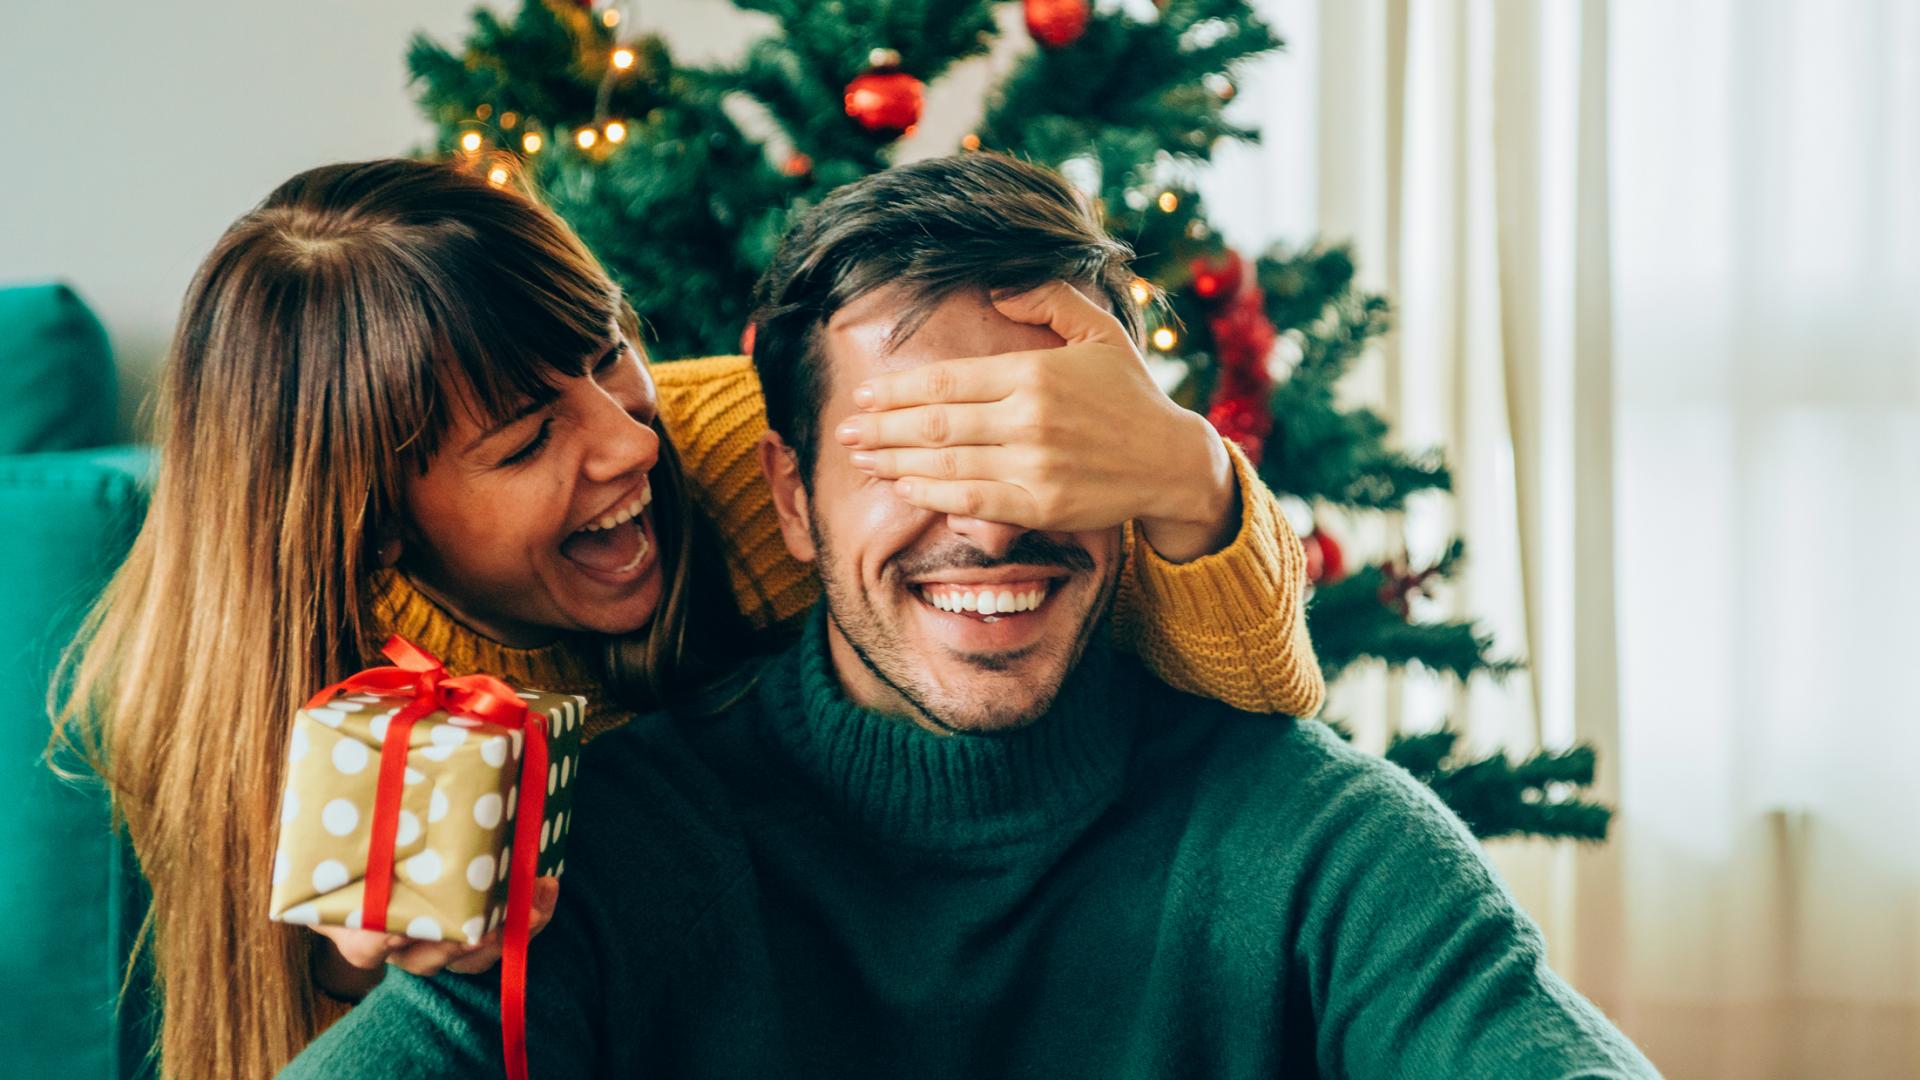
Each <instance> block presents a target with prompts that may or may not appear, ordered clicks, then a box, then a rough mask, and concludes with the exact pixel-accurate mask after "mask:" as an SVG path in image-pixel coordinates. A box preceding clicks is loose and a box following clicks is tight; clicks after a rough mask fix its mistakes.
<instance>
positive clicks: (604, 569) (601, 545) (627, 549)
mask: <svg viewBox="0 0 1920 1080" xmlns="http://www.w3.org/2000/svg"><path fill="white" fill-rule="evenodd" d="M652 502H653V486H652V485H651V484H649V485H647V486H646V487H643V488H641V489H640V494H639V495H637V496H635V497H634V498H633V499H631V500H629V501H628V502H626V503H625V504H623V505H621V506H618V507H616V508H614V509H612V510H609V511H608V512H606V513H605V514H602V515H601V516H600V518H599V519H598V520H597V521H592V522H589V523H587V524H586V525H584V526H581V527H580V528H579V529H576V530H574V531H573V532H571V533H569V534H568V535H567V538H566V539H565V540H564V541H562V542H561V544H560V554H561V555H564V556H565V557H566V558H567V560H568V561H569V562H571V563H573V564H574V565H575V566H578V567H579V568H580V569H582V570H584V571H586V572H587V574H588V575H590V576H592V577H594V578H596V579H598V580H600V581H605V582H608V583H609V584H624V583H626V582H628V581H631V580H633V579H634V578H635V577H637V576H639V574H640V573H641V572H643V571H644V570H645V568H646V565H647V563H648V562H649V561H650V560H651V559H652V557H653V530H652V527H651V525H650V524H649V519H648V515H647V513H646V510H647V507H648V505H650V504H651V503H652Z"/></svg>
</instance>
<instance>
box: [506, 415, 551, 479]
mask: <svg viewBox="0 0 1920 1080" xmlns="http://www.w3.org/2000/svg"><path fill="white" fill-rule="evenodd" d="M551 434H553V417H551V416H549V417H547V418H546V419H545V420H542V421H540V430H539V431H538V432H536V433H535V434H534V436H533V438H531V439H529V440H528V441H527V442H526V444H525V445H524V446H522V447H520V449H518V450H515V451H514V452H513V453H511V454H508V455H507V456H506V457H504V458H501V459H500V467H501V468H503V469H504V468H507V467H509V466H512V465H521V464H524V463H526V462H529V461H532V460H533V458H534V456H535V455H537V454H539V453H540V450H541V448H542V447H544V446H546V445H547V437H548V436H549V435H551Z"/></svg>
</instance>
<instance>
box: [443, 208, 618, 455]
mask: <svg viewBox="0 0 1920 1080" xmlns="http://www.w3.org/2000/svg"><path fill="white" fill-rule="evenodd" d="M516 241H517V242H516ZM541 241H545V242H541ZM569 248H572V245H568V244H565V243H564V241H563V240H561V238H560V237H559V236H554V237H551V238H548V237H530V238H521V237H512V238H510V239H508V240H507V241H506V242H495V243H493V244H489V245H487V246H486V248H485V249H484V251H483V252H479V253H476V254H477V255H478V257H477V258H476V259H475V260H474V261H473V262H472V263H470V264H468V268H467V269H468V271H469V272H467V273H462V274H457V275H456V278H457V279H458V280H456V281H454V282H450V285H451V288H450V290H449V292H450V293H451V295H449V296H448V297H447V300H448V303H447V305H446V308H445V310H444V311H443V313H442V318H441V319H440V320H439V322H440V325H441V329H442V331H443V332H442V334H441V338H442V340H441V342H440V349H441V350H442V355H439V356H436V357H435V360H436V363H437V364H438V365H441V366H442V377H443V378H444V377H449V376H451V377H454V378H457V379H459V380H461V381H462V382H463V383H464V384H465V386H466V388H467V389H468V390H469V391H470V392H471V395H472V401H473V404H474V406H475V407H476V408H478V409H479V411H480V413H481V418H482V419H483V420H485V421H488V422H491V423H499V422H502V421H505V420H507V419H509V418H510V417H512V416H514V415H515V414H516V413H518V412H519V411H520V410H521V409H523V408H524V407H525V406H526V405H527V404H528V403H529V402H534V401H544V400H549V399H551V398H552V397H554V396H555V394H556V393H557V392H558V387H559V384H560V382H561V380H563V379H567V378H573V377H577V376H580V375H584V374H586V373H587V370H588V368H589V366H590V365H591V364H592V362H593V361H594V360H596V359H598V358H599V356H600V355H601V354H602V353H604V352H605V351H606V349H607V346H608V345H609V344H610V343H611V340H612V337H613V335H614V334H615V333H616V318H617V316H618V314H619V309H620V304H619V300H618V292H617V290H616V289H615V288H614V286H613V284H612V283H611V282H609V281H608V280H607V279H606V277H605V276H604V275H602V274H601V273H600V272H599V268H598V267H597V266H594V265H593V264H592V263H591V262H590V257H589V256H587V255H586V253H585V252H584V251H580V250H578V249H577V248H576V249H573V250H569ZM556 249H558V250H556Z"/></svg>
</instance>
